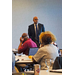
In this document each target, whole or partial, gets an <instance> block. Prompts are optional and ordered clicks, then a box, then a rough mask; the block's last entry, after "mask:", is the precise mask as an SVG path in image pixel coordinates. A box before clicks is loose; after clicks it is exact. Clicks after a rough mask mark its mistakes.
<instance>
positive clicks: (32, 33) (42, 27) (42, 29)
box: [28, 23, 45, 42]
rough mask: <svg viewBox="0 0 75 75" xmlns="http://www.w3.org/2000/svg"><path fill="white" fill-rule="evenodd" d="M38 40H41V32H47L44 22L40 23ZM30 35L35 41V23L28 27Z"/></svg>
mask: <svg viewBox="0 0 75 75" xmlns="http://www.w3.org/2000/svg"><path fill="white" fill-rule="evenodd" d="M38 28H39V30H38V42H39V35H40V33H41V32H45V28H44V25H43V24H40V23H38ZM28 35H29V38H31V39H32V40H33V41H35V29H34V24H31V25H29V27H28Z"/></svg>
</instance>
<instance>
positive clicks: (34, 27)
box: [34, 23, 39, 34]
mask: <svg viewBox="0 0 75 75" xmlns="http://www.w3.org/2000/svg"><path fill="white" fill-rule="evenodd" d="M36 25H37V29H39V28H38V23H37V24H34V30H35V34H36Z"/></svg>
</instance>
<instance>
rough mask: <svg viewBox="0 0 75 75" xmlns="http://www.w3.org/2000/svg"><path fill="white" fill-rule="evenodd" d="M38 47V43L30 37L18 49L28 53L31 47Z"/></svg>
mask: <svg viewBox="0 0 75 75" xmlns="http://www.w3.org/2000/svg"><path fill="white" fill-rule="evenodd" d="M33 47H37V45H36V43H35V42H34V41H32V40H31V39H30V38H29V39H27V40H26V41H25V42H24V43H23V45H22V46H21V47H20V48H19V49H18V50H19V52H20V53H21V52H23V54H26V55H28V53H29V48H33Z"/></svg>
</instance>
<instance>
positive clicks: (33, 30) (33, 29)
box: [32, 24, 35, 35]
mask: <svg viewBox="0 0 75 75" xmlns="http://www.w3.org/2000/svg"><path fill="white" fill-rule="evenodd" d="M32 30H33V32H34V35H35V29H34V24H33V25H32Z"/></svg>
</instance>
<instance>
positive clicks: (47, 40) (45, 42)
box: [42, 34, 52, 45]
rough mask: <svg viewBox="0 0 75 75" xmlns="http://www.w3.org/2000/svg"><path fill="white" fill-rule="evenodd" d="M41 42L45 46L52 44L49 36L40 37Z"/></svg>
mask: <svg viewBox="0 0 75 75" xmlns="http://www.w3.org/2000/svg"><path fill="white" fill-rule="evenodd" d="M42 42H43V43H44V44H45V45H46V44H50V43H51V42H52V38H51V35H50V34H45V35H44V36H43V37H42Z"/></svg>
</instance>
